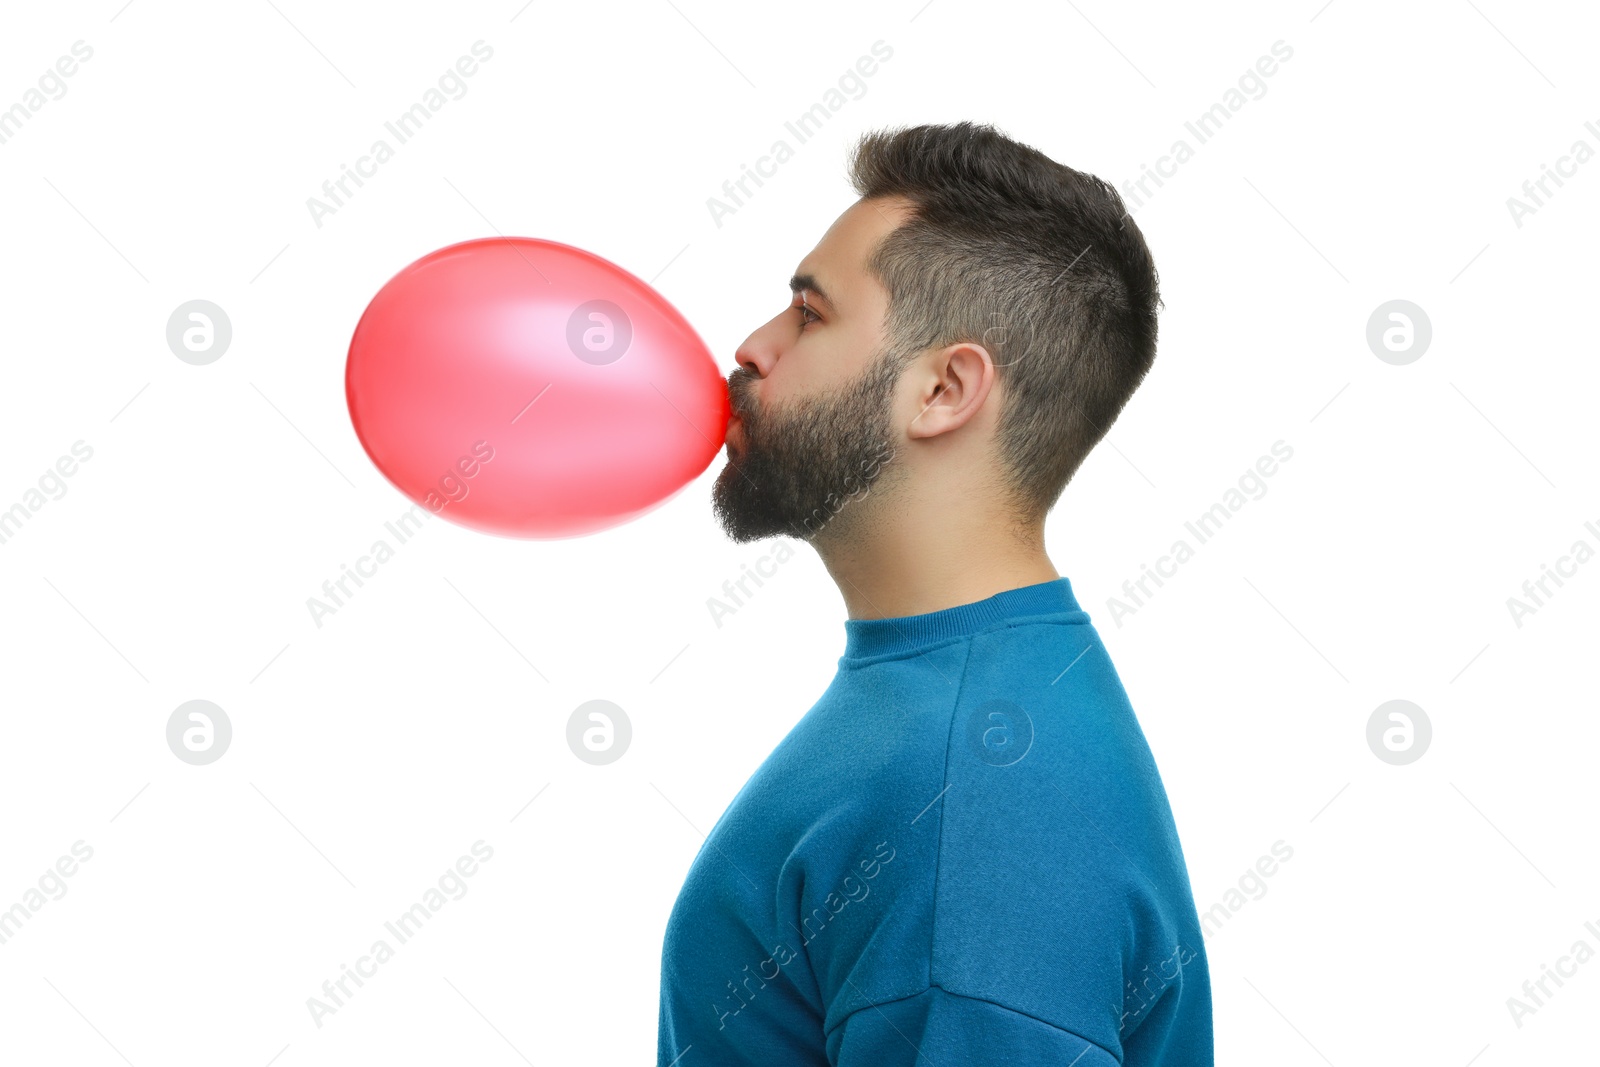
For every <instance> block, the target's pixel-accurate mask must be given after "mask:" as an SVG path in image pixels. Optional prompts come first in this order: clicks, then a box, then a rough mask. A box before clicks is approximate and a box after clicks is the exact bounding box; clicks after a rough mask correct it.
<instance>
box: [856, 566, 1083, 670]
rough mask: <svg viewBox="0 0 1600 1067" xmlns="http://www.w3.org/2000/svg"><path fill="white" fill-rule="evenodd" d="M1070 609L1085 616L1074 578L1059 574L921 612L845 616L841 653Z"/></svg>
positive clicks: (905, 647)
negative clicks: (881, 616)
mask: <svg viewBox="0 0 1600 1067" xmlns="http://www.w3.org/2000/svg"><path fill="white" fill-rule="evenodd" d="M1074 612H1076V613H1078V614H1081V615H1083V618H1082V619H1081V620H1075V621H1083V622H1086V621H1088V615H1087V614H1086V613H1084V612H1083V609H1082V608H1080V607H1079V606H1078V601H1077V600H1076V599H1075V598H1074V597H1073V595H1072V583H1071V582H1069V581H1068V580H1067V579H1066V578H1065V577H1062V578H1053V579H1051V580H1050V581H1047V582H1039V583H1037V584H1035V585H1024V586H1019V587H1018V588H1016V589H1007V590H1005V591H1003V592H999V593H996V594H995V595H994V596H991V597H989V598H987V599H985V600H978V601H974V602H973V603H971V604H957V605H956V606H955V607H951V608H944V609H941V610H939V611H930V612H927V613H925V614H922V615H901V616H897V617H894V618H888V619H846V620H845V622H844V633H845V648H844V658H845V659H852V660H854V659H865V658H867V657H869V656H871V657H876V656H888V655H894V654H897V653H905V652H912V651H915V650H916V649H919V648H922V647H925V646H927V645H931V644H935V643H937V642H940V641H946V640H949V639H951V638H956V637H970V636H971V635H973V634H975V633H978V632H979V631H981V630H987V629H990V628H992V627H995V626H998V625H1002V624H1004V623H1008V622H1012V621H1014V620H1017V619H1023V618H1028V617H1031V616H1038V615H1062V614H1068V613H1074Z"/></svg>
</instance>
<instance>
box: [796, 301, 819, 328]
mask: <svg viewBox="0 0 1600 1067" xmlns="http://www.w3.org/2000/svg"><path fill="white" fill-rule="evenodd" d="M794 310H795V311H798V312H800V328H801V329H802V330H803V329H805V328H806V327H807V326H810V325H811V324H812V323H813V322H820V321H821V320H822V316H821V315H818V314H817V313H816V312H815V311H812V310H811V309H810V308H809V307H807V306H806V305H805V304H796V305H795V306H794ZM807 315H810V316H811V317H810V318H806V316H807Z"/></svg>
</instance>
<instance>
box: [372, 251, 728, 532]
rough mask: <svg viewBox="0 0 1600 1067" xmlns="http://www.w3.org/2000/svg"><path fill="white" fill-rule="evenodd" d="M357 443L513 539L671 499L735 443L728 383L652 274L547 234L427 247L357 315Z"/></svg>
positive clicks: (418, 493)
mask: <svg viewBox="0 0 1600 1067" xmlns="http://www.w3.org/2000/svg"><path fill="white" fill-rule="evenodd" d="M345 397H346V400H347V401H348V402H349V405H350V419H351V421H352V422H353V423H354V424H355V429H356V436H358V437H359V438H360V439H361V445H362V447H363V448H365V449H366V450H367V455H368V456H370V457H371V458H372V462H373V463H375V464H376V465H377V467H378V469H379V470H380V471H382V472H383V474H384V475H385V477H387V478H388V479H389V480H390V481H391V482H393V483H394V484H395V486H396V487H398V488H399V489H400V491H401V492H403V493H405V494H406V496H408V497H410V498H411V499H412V500H415V501H416V502H417V503H419V504H422V505H423V506H425V507H427V508H428V509H429V510H430V511H432V512H433V513H434V514H437V515H439V516H442V517H443V518H446V519H449V520H450V521H452V522H456V523H459V524H461V525H462V526H467V527H471V528H472V529H476V530H482V531H485V532H487V533H493V534H500V535H502V536H506V537H533V538H554V537H574V536H577V535H579V534H585V533H592V532H594V531H596V530H603V529H606V528H607V527H611V526H616V525H618V524H620V523H624V522H627V521H628V520H630V519H634V518H637V517H638V516H640V515H643V514H644V513H646V512H648V511H650V510H652V509H654V508H656V507H659V506H660V505H661V504H663V503H665V502H666V501H667V500H668V499H670V498H671V497H672V496H673V495H675V494H676V493H677V492H678V491H679V490H681V489H682V488H683V487H684V486H685V485H687V484H688V483H689V482H691V481H693V480H694V478H695V477H696V476H698V475H699V474H700V473H701V472H702V471H704V470H705V469H706V468H707V467H708V466H709V465H710V463H711V460H712V459H713V458H714V457H715V456H716V454H717V452H718V450H719V449H721V447H722V442H723V435H724V432H725V431H726V429H727V424H728V414H729V404H728V391H727V383H726V381H725V379H724V378H723V376H722V374H721V372H720V371H718V369H717V366H716V363H715V361H714V360H713V359H712V358H711V353H710V352H709V351H708V350H707V349H706V346H705V343H704V342H702V341H701V340H700V337H699V335H697V334H696V333H695V331H694V328H693V327H691V326H690V325H689V323H688V322H687V321H686V320H685V319H684V317H683V316H682V315H680V314H679V313H678V311H677V309H676V308H674V307H673V306H672V305H671V304H669V303H668V302H667V301H666V299H665V298H664V297H662V296H661V294H660V293H657V292H656V291H655V290H654V289H652V288H651V287H650V286H649V285H648V284H646V283H645V282H642V281H640V280H639V279H638V278H636V277H634V276H633V275H632V274H630V273H628V272H627V271H625V270H623V269H622V268H621V267H618V266H616V265H615V264H613V263H610V262H607V261H606V260H604V259H601V258H600V257H599V256H596V255H594V254H593V253H590V252H586V251H584V250H583V249H581V248H574V247H573V246H571V245H565V244H560V243H558V242H555V241H544V240H539V239H537V238H532V237H490V238H483V239H480V240H474V241H463V242H462V243H460V244H454V245H450V246H448V247H446V248H441V249H439V250H438V251H436V252H430V253H429V254H428V255H426V256H423V257H422V258H421V259H419V260H417V261H416V262H415V263H412V264H411V265H410V266H408V267H406V268H405V269H404V270H402V271H401V272H400V273H399V274H396V275H395V276H394V277H393V278H391V279H390V280H389V281H388V283H387V284H385V285H384V287H383V288H382V289H380V290H379V291H378V294H377V295H376V296H374V297H373V298H372V302H371V303H370V304H369V305H367V309H366V311H365V312H364V313H363V314H362V316H361V320H360V322H358V323H357V324H356V329H355V334H354V336H352V337H351V339H350V355H349V360H348V361H347V363H346V364H345Z"/></svg>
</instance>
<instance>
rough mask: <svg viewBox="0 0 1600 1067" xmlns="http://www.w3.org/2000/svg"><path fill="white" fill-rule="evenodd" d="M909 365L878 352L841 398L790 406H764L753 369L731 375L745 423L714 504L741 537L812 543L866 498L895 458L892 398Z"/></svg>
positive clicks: (735, 434) (736, 407)
mask: <svg viewBox="0 0 1600 1067" xmlns="http://www.w3.org/2000/svg"><path fill="white" fill-rule="evenodd" d="M904 366H905V363H904V361H902V360H901V359H899V358H897V357H896V355H895V354H894V353H893V352H884V353H880V354H879V355H878V356H877V358H875V359H874V360H873V362H872V365H871V366H870V367H868V368H867V370H866V372H865V373H863V374H862V375H861V376H860V377H859V378H857V379H856V380H855V381H854V382H851V383H850V384H849V385H847V386H845V387H844V389H842V390H841V391H839V392H838V393H837V394H833V395H828V396H824V397H818V398H811V397H808V398H807V399H806V400H804V401H801V402H800V403H799V404H797V405H795V407H794V409H793V410H786V409H784V410H777V411H765V410H762V409H761V408H759V407H758V406H756V403H755V400H754V398H753V397H751V396H750V395H749V392H748V385H749V381H750V378H751V374H750V372H749V371H747V370H745V369H744V368H742V367H741V368H740V369H738V370H736V371H734V372H733V373H732V374H730V375H729V376H728V394H729V398H730V400H731V402H732V405H733V413H734V414H735V415H736V416H738V417H739V422H740V424H739V425H738V426H737V427H736V428H731V429H730V432H729V437H730V440H729V442H728V465H727V466H726V467H724V468H723V469H722V473H721V474H719V475H718V476H717V481H716V484H715V485H714V486H713V487H712V490H711V505H712V510H713V511H715V513H716V516H717V519H718V521H719V522H721V524H722V528H723V530H724V531H726V532H727V535H728V537H729V538H731V539H732V540H734V541H739V542H745V541H757V540H760V539H761V538H764V537H772V536H786V537H797V538H799V539H800V540H802V541H810V540H812V539H813V538H814V537H816V536H817V534H818V533H820V532H821V531H822V529H823V528H824V527H825V526H826V525H828V524H829V523H830V522H831V521H833V518H834V516H835V515H837V514H838V513H839V512H840V511H841V510H842V509H843V508H845V507H847V506H850V505H852V504H853V502H854V501H856V500H859V499H860V498H861V497H862V496H863V495H865V494H866V491H867V489H868V488H869V487H870V486H871V485H872V484H873V483H874V482H876V481H877V480H878V477H879V476H880V475H881V474H882V473H883V470H884V467H885V466H886V465H887V464H888V463H889V461H890V460H891V459H892V458H893V457H894V441H893V436H892V434H891V432H890V426H891V423H890V419H891V402H892V397H891V394H892V392H893V390H894V384H895V382H896V381H898V380H899V378H900V372H901V371H902V370H903V369H904Z"/></svg>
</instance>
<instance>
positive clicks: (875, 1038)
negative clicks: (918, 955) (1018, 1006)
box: [828, 986, 1118, 1067]
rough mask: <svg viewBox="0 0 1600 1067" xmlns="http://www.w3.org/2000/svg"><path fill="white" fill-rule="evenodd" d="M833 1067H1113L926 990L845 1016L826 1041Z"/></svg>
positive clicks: (1072, 1044)
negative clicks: (930, 1066)
mask: <svg viewBox="0 0 1600 1067" xmlns="http://www.w3.org/2000/svg"><path fill="white" fill-rule="evenodd" d="M828 1061H829V1063H831V1064H833V1065H834V1067H923V1065H926V1064H963V1065H965V1067H990V1065H995V1067H998V1065H1000V1064H1005V1065H1007V1067H1045V1065H1047V1064H1048V1065H1050V1067H1118V1063H1117V1058H1116V1057H1115V1056H1113V1055H1112V1054H1111V1053H1109V1052H1107V1051H1106V1050H1105V1049H1103V1048H1101V1047H1100V1046H1099V1045H1097V1044H1095V1043H1094V1042H1092V1041H1088V1040H1085V1039H1084V1038H1081V1037H1079V1036H1078V1035H1077V1034H1074V1033H1071V1032H1070V1031H1067V1030H1063V1029H1061V1028H1060V1027H1057V1026H1052V1025H1051V1024H1049V1023H1046V1022H1041V1021H1040V1020H1038V1019H1035V1018H1033V1017H1032V1016H1028V1015H1023V1014H1022V1013H1020V1012H1016V1011H1013V1010H1011V1009H1010V1008H1007V1007H1005V1006H1003V1005H1000V1004H993V1003H990V1002H989V1001H986V1000H975V999H973V998H971V997H963V996H959V995H957V994H955V993H947V992H945V991H944V990H943V989H940V988H939V987H938V986H930V987H929V988H927V989H924V990H923V991H922V992H920V993H918V994H916V995H915V996H911V997H906V998H904V999H902V1000H892V1001H889V1002H888V1003H885V1004H873V1005H869V1006H867V1007H865V1008H860V1009H858V1010H856V1011H854V1012H852V1013H851V1014H850V1015H849V1016H847V1017H846V1018H845V1020H844V1021H843V1022H842V1023H840V1024H839V1025H838V1026H837V1027H835V1028H834V1030H833V1031H832V1032H831V1033H829V1034H828Z"/></svg>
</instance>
